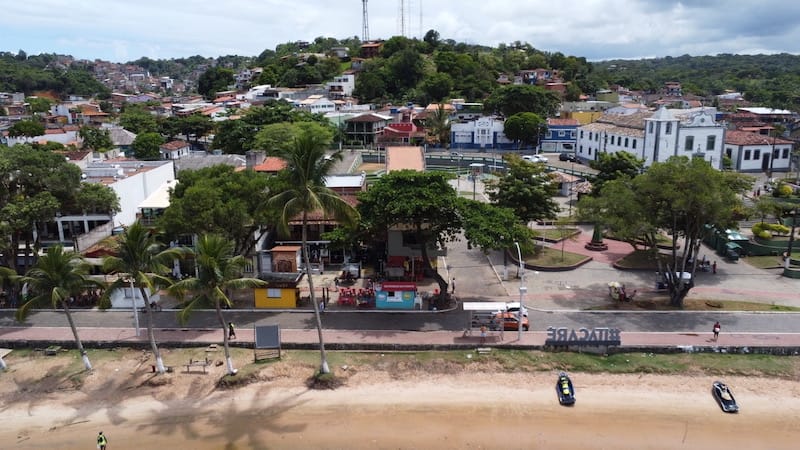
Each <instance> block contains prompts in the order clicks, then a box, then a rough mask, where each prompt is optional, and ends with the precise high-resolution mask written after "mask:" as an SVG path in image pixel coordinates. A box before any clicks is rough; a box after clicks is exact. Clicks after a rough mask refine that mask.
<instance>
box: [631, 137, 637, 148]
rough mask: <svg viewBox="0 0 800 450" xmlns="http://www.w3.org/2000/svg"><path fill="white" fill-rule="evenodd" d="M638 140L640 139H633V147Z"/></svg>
mask: <svg viewBox="0 0 800 450" xmlns="http://www.w3.org/2000/svg"><path fill="white" fill-rule="evenodd" d="M637 140H638V139H634V140H633V147H632V148H636V141H637Z"/></svg>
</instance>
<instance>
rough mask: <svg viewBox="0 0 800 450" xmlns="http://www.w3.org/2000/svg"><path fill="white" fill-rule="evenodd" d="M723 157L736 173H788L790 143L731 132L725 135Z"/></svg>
mask: <svg viewBox="0 0 800 450" xmlns="http://www.w3.org/2000/svg"><path fill="white" fill-rule="evenodd" d="M725 155H726V156H727V157H728V158H730V159H731V162H732V163H733V169H734V170H736V171H738V172H789V170H790V168H791V157H792V141H788V140H786V139H781V138H778V137H770V136H765V135H763V134H758V133H753V132H750V131H737V130H731V131H728V132H727V133H726V134H725Z"/></svg>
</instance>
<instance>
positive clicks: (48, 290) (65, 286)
mask: <svg viewBox="0 0 800 450" xmlns="http://www.w3.org/2000/svg"><path fill="white" fill-rule="evenodd" d="M88 274H89V265H88V264H87V263H86V261H85V260H84V259H83V258H81V256H80V255H79V254H77V253H75V252H71V251H65V250H64V248H63V247H61V246H60V245H56V246H53V247H51V248H49V249H48V251H47V253H45V254H44V255H43V256H41V257H40V258H39V259H38V260H37V261H36V264H35V265H34V266H33V268H31V269H30V270H29V271H28V272H27V273H26V274H25V276H24V277H22V278H21V279H20V282H21V283H25V284H27V285H28V289H29V294H30V295H29V298H28V299H27V300H26V301H24V302H23V303H22V305H21V306H20V307H19V308H18V309H17V313H16V318H17V320H19V321H20V322H22V321H24V320H25V317H27V316H28V314H29V313H30V312H31V309H33V308H36V307H41V306H51V307H53V308H62V309H63V310H64V315H65V316H66V317H67V322H68V323H69V328H70V330H72V336H73V337H74V338H75V346H76V347H77V349H78V352H79V353H80V355H81V359H82V360H83V366H84V367H85V368H86V370H92V363H91V362H90V361H89V356H88V355H87V354H86V350H84V348H83V343H82V342H81V338H80V336H79V335H78V328H77V327H76V326H75V321H74V320H73V318H72V312H71V311H70V299H71V298H75V297H77V296H78V295H80V293H81V292H83V291H84V290H86V289H89V288H93V287H100V284H99V283H97V282H95V281H92V279H91V278H90V277H89V275H88Z"/></svg>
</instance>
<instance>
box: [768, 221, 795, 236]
mask: <svg viewBox="0 0 800 450" xmlns="http://www.w3.org/2000/svg"><path fill="white" fill-rule="evenodd" d="M769 230H770V231H772V232H773V233H775V234H789V232H790V231H791V229H790V228H789V227H787V226H786V225H781V224H779V223H773V224H770V226H769Z"/></svg>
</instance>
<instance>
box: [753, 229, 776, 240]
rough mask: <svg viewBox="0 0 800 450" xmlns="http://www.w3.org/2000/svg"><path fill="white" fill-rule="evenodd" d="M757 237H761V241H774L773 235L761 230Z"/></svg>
mask: <svg viewBox="0 0 800 450" xmlns="http://www.w3.org/2000/svg"><path fill="white" fill-rule="evenodd" d="M756 236H758V237H760V238H761V239H772V233H770V232H769V231H767V230H761V231H760V232H759V233H758V234H756Z"/></svg>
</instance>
